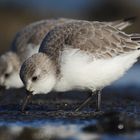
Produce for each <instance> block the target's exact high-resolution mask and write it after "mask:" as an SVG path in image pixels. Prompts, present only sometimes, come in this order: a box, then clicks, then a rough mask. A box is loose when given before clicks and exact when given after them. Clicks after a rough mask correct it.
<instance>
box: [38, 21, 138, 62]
mask: <svg viewBox="0 0 140 140" xmlns="http://www.w3.org/2000/svg"><path fill="white" fill-rule="evenodd" d="M66 47H72V48H75V49H80V50H81V51H86V52H87V53H91V54H93V56H94V58H95V59H103V58H104V59H107V58H110V57H115V56H117V55H120V54H125V53H128V52H131V51H133V50H137V49H138V48H139V47H140V44H139V43H138V42H137V41H133V40H132V39H131V37H130V36H129V35H127V34H125V33H124V32H122V31H120V30H118V29H116V28H114V27H112V26H110V25H107V24H105V23H101V22H88V21H73V22H71V23H66V24H64V25H61V26H58V27H55V28H54V29H52V30H51V31H50V32H49V33H48V34H47V35H46V37H45V39H44V40H43V42H42V45H41V47H40V49H39V51H40V52H45V53H46V54H47V55H49V56H50V57H51V58H52V59H56V58H58V55H59V54H60V52H61V51H62V50H64V49H65V48H66Z"/></svg>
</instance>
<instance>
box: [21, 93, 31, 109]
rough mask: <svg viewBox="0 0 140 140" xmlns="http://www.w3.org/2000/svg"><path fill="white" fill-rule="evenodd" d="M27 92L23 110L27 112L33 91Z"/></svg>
mask: <svg viewBox="0 0 140 140" xmlns="http://www.w3.org/2000/svg"><path fill="white" fill-rule="evenodd" d="M26 93H27V96H26V98H25V100H24V101H23V105H22V108H21V112H25V107H26V106H27V104H28V102H29V100H30V99H31V97H32V96H33V94H32V92H29V91H26Z"/></svg>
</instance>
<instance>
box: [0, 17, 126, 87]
mask: <svg viewBox="0 0 140 140" xmlns="http://www.w3.org/2000/svg"><path fill="white" fill-rule="evenodd" d="M67 21H68V19H64V18H61V19H57V20H55V19H50V20H41V21H37V22H34V23H31V24H30V25H27V26H26V27H25V28H23V29H22V30H21V31H19V32H18V33H17V34H16V36H15V38H14V40H13V43H12V46H11V48H10V50H9V51H8V52H6V53H5V54H3V55H1V57H0V65H1V67H0V85H1V86H4V87H6V89H8V88H20V87H22V86H23V83H22V81H21V80H20V77H19V70H20V66H21V64H22V62H23V61H24V60H25V59H26V58H28V57H30V56H31V55H33V54H34V53H37V52H38V50H39V46H40V44H41V41H42V40H43V38H44V37H45V35H46V33H48V31H49V30H50V29H52V28H54V27H55V26H56V25H59V24H62V23H63V22H67ZM120 23H121V22H120ZM123 23H126V24H127V23H128V22H123ZM113 24H115V22H114V23H113ZM115 25H116V24H115ZM117 25H118V23H117Z"/></svg>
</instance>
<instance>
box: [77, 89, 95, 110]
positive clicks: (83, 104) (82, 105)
mask: <svg viewBox="0 0 140 140" xmlns="http://www.w3.org/2000/svg"><path fill="white" fill-rule="evenodd" d="M95 94H96V91H94V92H92V94H91V96H90V97H89V98H87V99H86V100H85V101H84V102H83V103H82V104H81V105H80V106H79V107H78V108H77V109H76V110H75V111H76V112H77V111H79V110H81V109H82V108H83V107H84V106H86V105H87V104H88V103H89V102H90V101H91V100H92V98H93V96H94V95H95Z"/></svg>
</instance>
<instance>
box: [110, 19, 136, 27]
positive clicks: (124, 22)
mask: <svg viewBox="0 0 140 140" xmlns="http://www.w3.org/2000/svg"><path fill="white" fill-rule="evenodd" d="M135 20H136V17H130V18H126V19H122V20H117V21H114V22H110V23H109V24H110V25H111V26H113V27H115V28H117V29H119V30H123V29H125V28H126V27H128V26H130V25H132V24H133V23H134V22H135Z"/></svg>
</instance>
